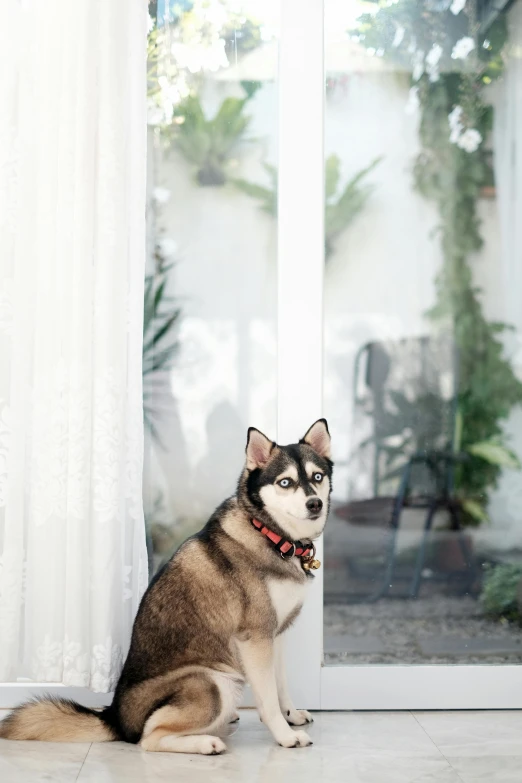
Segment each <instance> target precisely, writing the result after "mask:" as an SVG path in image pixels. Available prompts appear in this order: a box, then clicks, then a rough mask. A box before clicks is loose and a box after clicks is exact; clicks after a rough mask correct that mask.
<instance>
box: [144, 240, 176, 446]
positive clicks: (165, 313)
mask: <svg viewBox="0 0 522 783" xmlns="http://www.w3.org/2000/svg"><path fill="white" fill-rule="evenodd" d="M155 261H156V264H155V271H154V273H153V274H150V275H147V276H146V277H145V296H144V310H143V380H144V391H143V416H144V422H145V424H146V426H147V427H148V428H149V430H150V432H151V433H152V435H153V437H154V438H155V439H156V441H157V442H158V443H160V444H161V439H160V436H159V431H158V428H157V426H156V422H155V419H156V417H157V410H156V405H155V399H154V396H155V395H154V388H153V384H152V381H153V378H154V375H155V374H156V373H159V372H166V371H168V370H170V369H172V367H173V361H174V358H175V356H176V353H177V350H178V341H177V339H176V337H175V335H174V333H175V330H176V328H177V326H178V322H179V318H180V315H181V310H180V308H179V307H176V306H175V305H174V300H173V298H172V297H171V296H168V295H167V294H166V286H167V279H168V275H169V272H170V270H171V269H172V266H173V265H172V264H166V263H165V260H164V259H163V257H162V256H161V253H160V251H159V248H158V247H157V248H156V254H155Z"/></svg>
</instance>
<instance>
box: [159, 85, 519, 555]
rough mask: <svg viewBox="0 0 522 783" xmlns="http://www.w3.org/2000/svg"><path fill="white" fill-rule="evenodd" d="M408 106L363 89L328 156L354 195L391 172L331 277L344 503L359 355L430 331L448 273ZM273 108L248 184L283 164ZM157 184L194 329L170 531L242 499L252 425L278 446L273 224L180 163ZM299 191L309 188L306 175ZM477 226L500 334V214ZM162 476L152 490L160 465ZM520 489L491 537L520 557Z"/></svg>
mask: <svg viewBox="0 0 522 783" xmlns="http://www.w3.org/2000/svg"><path fill="white" fill-rule="evenodd" d="M231 92H232V88H231V86H229V85H226V84H224V83H221V84H219V83H217V84H211V85H209V86H208V91H207V93H206V99H207V104H208V106H209V107H212V108H213V107H215V106H216V105H219V103H220V102H221V100H222V99H223V97H225V95H226V94H231ZM407 93H408V86H407V84H406V82H405V80H404V78H403V77H400V76H396V75H394V74H359V75H358V74H353V75H352V76H351V77H350V80H349V83H348V88H347V92H346V94H345V95H342V96H333V97H332V98H329V99H328V100H327V114H326V154H327V155H330V154H332V153H335V154H337V155H338V156H339V157H340V159H341V165H342V169H341V170H342V176H343V181H346V180H348V179H349V178H351V177H352V176H353V175H354V174H355V173H356V172H357V171H359V170H360V169H361V168H362V167H364V166H366V165H368V164H369V163H370V162H371V161H372V160H373V159H374V158H375V157H377V156H382V157H383V160H382V161H381V163H380V164H379V165H378V167H377V168H376V169H375V170H374V171H373V172H372V174H371V175H370V177H371V181H372V182H374V183H375V185H376V188H375V191H374V193H373V194H372V195H371V196H370V199H369V201H368V202H367V204H366V206H365V207H364V209H363V211H362V212H361V214H360V215H359V216H358V217H357V218H356V219H355V221H354V222H353V223H352V225H351V226H350V227H349V228H348V229H347V230H346V231H345V233H344V234H343V235H342V236H341V237H340V238H339V239H338V241H337V243H336V250H335V253H334V254H333V256H332V257H331V259H330V260H329V262H328V266H327V269H326V275H325V292H324V295H325V311H326V318H325V344H326V348H325V385H324V388H325V405H324V412H325V414H326V415H327V416H328V419H329V423H330V427H331V430H332V433H333V436H334V441H333V442H334V458H335V459H336V461H337V463H338V466H337V471H336V482H335V491H336V494H337V496H338V497H343V496H344V495H345V493H346V488H347V483H348V482H347V471H346V467H344V466H343V464H342V463H343V461H344V460H346V457H347V455H348V453H349V450H350V442H349V437H350V427H351V400H352V377H353V362H354V357H355V354H356V352H357V350H358V348H359V347H360V346H361V345H362V344H364V343H365V342H367V341H368V340H370V339H378V338H386V337H388V338H390V337H392V338H399V337H406V336H413V335H419V334H422V333H423V332H425V331H426V330H427V328H426V326H425V321H424V317H423V316H424V313H425V312H426V310H427V309H428V308H429V307H430V306H431V305H432V304H433V300H434V278H435V274H436V271H437V269H438V268H439V265H440V263H441V254H440V250H439V246H438V240H437V238H436V237H435V238H434V237H433V236H432V230H433V229H434V228H435V226H436V225H437V213H436V209H435V207H434V205H433V204H431V203H429V202H427V201H426V200H425V199H423V198H422V197H421V196H420V195H419V194H418V193H417V192H416V191H415V190H414V189H413V185H412V166H413V162H414V159H415V156H416V153H417V150H418V136H417V117H415V116H412V115H409V114H407V113H406V112H405V111H404V107H405V105H406V102H407ZM276 109H277V87H276V86H275V85H274V84H272V83H266V84H265V85H264V86H263V88H262V89H261V90H260V91H259V92H258V93H257V94H256V96H255V98H254V99H253V101H252V102H251V104H250V107H249V112H250V113H251V114H252V117H253V120H252V125H251V129H250V134H251V136H253V137H256V141H255V142H252V143H251V144H246V145H244V148H243V150H242V151H241V156H240V161H239V163H238V168H237V172H238V176H241V177H245V178H247V179H250V180H251V181H256V182H260V183H263V182H264V181H265V172H264V171H263V169H262V166H261V162H262V161H263V160H267V161H268V162H271V163H275V162H276V161H277V138H276V135H275V134H276V127H277V122H276ZM303 122H306V117H304V118H303ZM157 179H158V184H160V185H162V186H165V187H168V188H169V189H170V190H171V191H172V196H171V199H170V202H169V203H168V205H166V207H165V209H164V212H163V218H164V219H163V224H164V226H165V229H166V234H167V235H169V236H172V237H173V238H175V239H176V241H177V242H178V243H179V249H180V252H179V256H180V260H179V263H178V265H177V268H176V271H175V275H174V280H173V282H174V286H173V291H174V292H175V294H176V296H177V297H178V299H179V300H180V302H181V305H182V308H183V319H182V325H181V332H180V340H181V352H180V355H179V357H178V361H177V368H176V370H175V371H174V373H173V374H172V380H171V386H172V393H173V396H174V398H175V401H176V402H175V403H174V405H175V410H176V414H177V419H176V417H174V420H173V421H174V423H172V422H171V425H170V430H169V428H168V427H167V430H168V440H169V445H170V444H172V449H171V453H169V452H163V453H159V452H158V450H157V449H156V459H157V460H158V462H159V463H161V465H162V469H163V471H162V472H163V473H164V474H168V475H169V480H168V481H167V482H165V486H166V487H167V489H168V494H169V497H168V503H167V504H168V506H169V511H168V514H167V516H168V517H169V518H170V519H175V518H177V517H179V516H180V515H181V516H188V517H190V518H194V519H197V520H198V521H202V520H203V519H204V518H205V516H206V515H207V514H208V513H210V512H211V511H212V510H213V508H214V506H215V505H216V503H218V502H219V501H220V500H222V499H223V497H224V496H225V493H226V492H230V491H232V490H233V487H234V484H235V481H236V478H237V475H238V472H239V470H240V467H241V463H242V453H243V446H244V441H245V436H246V428H247V427H248V426H249V425H251V424H252V425H255V426H258V427H259V428H261V429H263V428H264V429H266V431H267V434H269V435H273V434H274V432H275V402H276V376H275V369H276V354H275V351H276V343H275V328H276V324H275V312H276V295H277V291H276V278H275V271H276V237H275V221H274V220H273V219H272V218H271V217H269V216H267V215H265V214H264V213H263V212H261V211H260V209H259V207H258V203H257V202H256V201H255V200H253V199H251V198H250V197H249V196H247V195H245V194H243V193H241V192H239V191H237V190H236V189H234V188H233V187H232V186H227V187H225V188H202V187H199V186H198V185H197V184H195V182H194V179H193V174H192V171H191V168H190V165H189V164H188V163H187V162H186V161H185V160H184V159H182V158H181V157H179V156H178V154H177V153H175V152H171V153H169V154H168V155H167V156H165V157H164V159H163V160H162V161H161V163H160V165H159V166H158V178H157ZM297 185H298V188H306V186H307V182H306V161H303V179H302V182H301V183H297ZM297 208H298V201H297V200H296V209H297ZM480 211H481V216H482V218H483V227H482V233H483V237H484V239H485V244H484V249H483V251H482V252H481V253H480V254H479V255H478V257H477V258H476V260H475V266H474V269H475V275H476V282H477V284H478V285H480V286H482V287H483V289H484V303H485V309H486V313H487V315H488V317H491V318H496V319H502V318H503V307H504V294H503V290H502V279H501V275H500V274H499V272H498V269H499V263H500V259H499V251H498V248H499V225H498V220H497V214H496V202H495V201H494V200H493V201H483V202H481V203H480ZM319 295H320V294H319V292H318V296H319ZM286 339H289V340H302V339H306V334H305V333H304V332H303V330H302V329H298V328H297V327H296V333H295V334H291V335H288V336H287V338H286ZM310 361H314V357H312V356H311V357H310ZM518 369H519V371H521V372H522V368H518ZM296 394H299V382H298V379H296ZM320 413H321V412H320V411H318V415H319V414H320ZM171 419H172V417H171ZM509 428H510V429H511V430H512V432H513V435H514V445H515V446H516V448H517V450H518V452H519V453H520V454H522V412H517V413H516V414H514V415H513V416H512V418H511V420H510V423H509ZM299 434H300V433H296V437H297V436H298V435H299ZM158 453H159V456H158ZM152 473H153V476H154V477H153V481H154V483H155V482H156V481H157V480H158V475H159V474H158V470H157V465H156V467H154V468H153V470H152ZM521 485H522V481H521V476H520V474H518V473H513V472H510V473H507V474H506V476H505V477H504V479H503V481H502V483H501V487H500V490H499V491H498V492H497V493H496V495H495V497H494V500H493V503H492V520H493V526H492V527H491V528H488V529H486V528H484V529H483V531H481V535H485V536H490V535H493V536H494V537H495V540H496V543H497V544H500V543H505V544H506V546H512V545H516V544H517V543H522V525H520V516H521V512H520V511H519V508H520V504H519V503H518V502H517V496H519V495H520V489H519V486H521ZM488 531H489V532H488ZM499 534H500V535H499Z"/></svg>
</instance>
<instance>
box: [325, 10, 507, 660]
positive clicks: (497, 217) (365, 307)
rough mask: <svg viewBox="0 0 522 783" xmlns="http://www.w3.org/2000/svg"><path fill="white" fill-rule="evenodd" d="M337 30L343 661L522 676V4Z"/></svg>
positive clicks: (333, 348) (333, 534) (331, 300)
mask: <svg viewBox="0 0 522 783" xmlns="http://www.w3.org/2000/svg"><path fill="white" fill-rule="evenodd" d="M478 9H480V14H479V12H478ZM325 31H326V32H325V35H326V41H325V57H326V71H327V82H326V91H327V98H326V124H325V132H326V191H327V193H326V198H327V203H326V234H327V236H326V244H327V251H328V252H327V261H326V270H325V352H326V354H325V395H326V414H327V416H328V419H329V423H330V425H331V430H332V432H333V434H334V438H333V444H334V448H335V454H334V459H335V462H336V482H335V498H334V503H333V512H332V515H331V518H330V522H329V525H328V528H327V532H326V536H325V560H326V573H325V628H324V646H325V660H326V662H327V663H338V662H344V663H350V664H357V663H361V664H364V663H401V664H408V663H412V664H420V663H455V664H459V663H460V664H469V663H504V662H505V663H516V662H520V661H522V634H521V633H520V627H519V623H520V619H521V616H522V503H521V502H520V501H521V496H520V487H521V486H522V481H521V479H522V476H521V474H520V467H521V466H520V461H519V459H520V456H522V414H521V407H520V405H521V403H522V383H521V378H522V350H521V340H520V336H521V334H522V304H521V302H520V301H519V297H517V295H516V294H515V292H519V291H520V290H521V289H520V286H521V284H522V263H521V259H522V234H521V233H520V230H519V229H518V228H517V226H518V224H519V222H520V221H519V218H518V212H517V205H518V204H519V200H518V199H519V194H520V193H521V192H522V163H520V162H518V161H520V160H522V154H521V153H522V151H521V150H520V147H521V145H522V124H521V123H522V114H521V113H520V95H521V94H522V72H521V70H520V67H519V59H518V55H517V53H518V52H519V51H520V45H521V43H522V4H521V3H515V4H513V5H511V6H510V7H509V8H507V10H506V8H505V9H504V10H498V4H497V7H495V6H494V4H492V3H481V4H477V3H473V2H471V1H470V0H468V1H467V2H466V0H453V2H450V1H449V0H448V2H436V1H435V0H420V1H419V0H398V1H397V2H394V3H373V2H372V3H369V2H366V3H365V2H356V1H355V0H353V1H352V2H344V1H343V2H341V0H326V20H325ZM517 150H518V152H517ZM347 192H348V194H351V195H349V196H348V195H347ZM354 194H355V196H356V198H355V199H354ZM350 205H351V206H350ZM354 206H355V208H353V207H354ZM334 212H335V213H336V214H335V219H334V218H332V215H333V214H334Z"/></svg>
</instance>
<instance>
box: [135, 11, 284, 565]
mask: <svg viewBox="0 0 522 783" xmlns="http://www.w3.org/2000/svg"><path fill="white" fill-rule="evenodd" d="M149 10H150V14H151V22H150V33H149V108H150V114H149V157H148V177H149V204H148V229H149V249H148V269H147V278H146V284H145V341H144V342H145V349H144V399H145V423H146V461H145V471H144V473H145V478H144V494H145V513H146V522H147V530H148V535H149V547H150V551H151V560H152V561H153V563H152V569H153V570H155V569H156V568H157V567H158V565H160V564H161V563H162V562H163V560H164V559H165V558H167V557H169V556H170V554H172V552H173V550H174V549H175V548H176V547H177V546H178V545H179V543H180V542H181V541H182V540H184V539H185V538H186V537H187V536H188V535H190V534H191V533H193V532H195V531H196V530H198V529H199V528H200V527H201V526H202V525H203V524H204V523H205V522H206V521H207V519H208V517H209V516H210V514H211V513H212V511H213V510H214V509H215V507H216V506H217V505H218V504H219V503H221V502H222V501H223V500H224V499H225V498H226V497H228V496H229V495H231V494H233V492H234V490H235V485H236V482H237V478H238V476H239V474H240V471H241V468H242V465H243V460H244V445H245V442H246V432H247V428H248V426H249V425H250V424H255V425H256V426H257V427H259V428H260V429H262V430H265V431H266V432H267V433H271V434H272V435H273V436H274V435H275V426H276V353H275V351H276V348H275V319H276V271H277V269H276V239H275V231H276V228H275V212H276V206H275V205H276V202H275V195H274V194H275V190H274V186H275V178H274V177H275V168H274V164H275V161H276V145H277V114H276V110H277V83H276V61H277V47H278V34H277V27H278V3H277V2H266V0H241V1H237V0H236V1H234V2H232V0H231V1H230V2H228V0H185V1H184V2H179V0H176V2H171V1H170V0H162V2H160V0H158V2H157V3H150V6H149Z"/></svg>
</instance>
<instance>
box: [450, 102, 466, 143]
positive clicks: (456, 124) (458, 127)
mask: <svg viewBox="0 0 522 783" xmlns="http://www.w3.org/2000/svg"><path fill="white" fill-rule="evenodd" d="M461 119H462V106H455V108H454V109H453V110H452V111H451V112H450V113H449V114H448V122H449V126H450V131H451V133H450V141H451V143H452V144H456V143H457V142H458V140H459V138H460V134H461V133H462V131H463V130H464V125H463V124H462V121H461Z"/></svg>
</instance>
